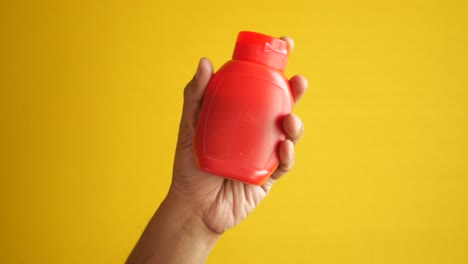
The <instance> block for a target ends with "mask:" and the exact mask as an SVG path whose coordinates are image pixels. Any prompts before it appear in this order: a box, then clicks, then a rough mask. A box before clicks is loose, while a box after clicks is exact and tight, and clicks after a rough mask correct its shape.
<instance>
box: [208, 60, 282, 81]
mask: <svg viewBox="0 0 468 264" xmlns="http://www.w3.org/2000/svg"><path fill="white" fill-rule="evenodd" d="M215 75H218V76H217V77H222V76H226V75H227V76H229V75H243V76H246V77H251V78H255V79H261V80H263V81H267V82H269V83H272V84H274V85H276V86H279V87H284V88H289V81H288V79H287V77H286V75H285V74H284V72H282V71H279V70H277V69H275V68H272V67H269V66H266V65H263V64H259V63H255V62H250V61H242V60H230V61H228V62H226V63H225V64H224V65H223V66H222V67H221V68H220V69H219V70H218V71H217V72H216V74H215Z"/></svg>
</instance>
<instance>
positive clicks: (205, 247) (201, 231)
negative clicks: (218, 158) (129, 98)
mask: <svg viewBox="0 0 468 264" xmlns="http://www.w3.org/2000/svg"><path fill="white" fill-rule="evenodd" d="M282 39H283V40H285V41H287V42H289V43H290V45H291V50H292V47H293V42H292V40H291V39H290V38H287V37H285V38H282ZM212 75H213V66H212V65H211V62H210V61H209V60H208V59H202V60H200V63H199V65H198V69H197V73H196V74H195V76H194V78H193V79H192V80H191V81H190V82H189V83H188V85H187V87H186V88H185V91H184V107H183V112H182V118H181V121H180V127H179V138H178V141H177V148H176V154H175V159H174V169H173V177H172V184H171V188H170V190H169V193H168V194H167V196H166V199H164V201H163V202H162V203H161V205H160V207H159V209H158V210H157V211H156V213H155V214H154V216H153V217H152V219H151V220H150V222H149V223H148V225H147V226H146V228H145V231H144V232H143V234H142V235H141V237H140V240H139V241H138V243H137V244H136V246H135V248H134V249H133V251H132V253H131V254H130V256H129V257H128V259H127V262H126V263H129V264H130V263H158V264H159V263H164V264H172V263H177V264H180V263H190V264H199V263H205V261H206V259H207V257H208V255H209V253H210V251H211V249H212V248H213V246H214V245H215V243H216V240H217V239H218V237H219V236H220V235H221V234H222V233H223V232H224V231H226V230H227V229H229V228H231V227H233V226H235V225H237V224H238V223H240V222H241V221H242V220H243V219H244V218H245V217H246V216H247V215H248V214H249V213H250V212H252V211H253V210H254V209H255V207H256V206H257V205H258V204H259V203H260V201H261V200H262V199H263V198H265V196H266V195H267V194H268V192H269V191H270V189H271V187H272V186H273V184H274V183H275V181H277V180H278V179H279V178H281V177H282V176H283V175H284V174H285V173H287V172H288V171H289V170H290V169H291V168H292V166H293V164H294V144H295V143H297V141H298V140H299V139H300V138H301V136H302V133H303V131H304V126H303V124H302V121H301V120H300V119H299V117H297V116H296V115H295V114H292V113H291V114H289V115H287V116H286V117H285V118H284V120H283V128H284V130H285V132H286V134H287V139H286V140H284V141H283V142H282V143H281V144H280V147H279V157H280V164H279V166H278V168H277V169H276V171H275V172H274V173H273V174H272V175H271V177H270V178H268V180H267V181H266V182H265V183H264V184H263V185H261V186H256V185H250V184H245V183H242V182H237V181H232V180H229V179H225V178H222V177H218V176H215V175H211V174H209V173H206V172H203V171H201V170H200V169H198V167H197V164H196V158H195V153H194V150H193V140H194V136H195V127H196V124H197V121H198V115H199V112H200V107H201V103H202V100H203V94H204V92H205V88H206V86H207V84H208V82H209V80H210V79H211V76H212ZM289 83H290V86H291V90H292V93H293V97H294V101H295V102H297V101H298V100H299V99H300V98H301V97H302V95H303V94H304V92H305V91H306V89H307V80H306V79H305V78H304V77H301V76H298V75H296V76H294V77H292V78H291V79H290V81H289Z"/></svg>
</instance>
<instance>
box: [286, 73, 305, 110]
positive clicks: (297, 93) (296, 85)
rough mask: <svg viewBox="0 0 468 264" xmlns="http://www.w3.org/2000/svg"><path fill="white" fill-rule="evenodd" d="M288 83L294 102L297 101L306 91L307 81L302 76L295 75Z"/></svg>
mask: <svg viewBox="0 0 468 264" xmlns="http://www.w3.org/2000/svg"><path fill="white" fill-rule="evenodd" d="M289 85H290V86H291V91H292V94H293V98H294V103H297V102H298V101H299V100H300V99H301V97H302V96H303V95H304V93H305V92H306V90H307V87H308V85H309V83H308V82H307V79H306V78H304V77H303V76H301V75H295V76H293V77H292V78H291V79H290V80H289Z"/></svg>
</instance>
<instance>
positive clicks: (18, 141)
mask: <svg viewBox="0 0 468 264" xmlns="http://www.w3.org/2000/svg"><path fill="white" fill-rule="evenodd" d="M10 2H15V4H6V3H2V4H0V7H1V8H0V10H1V11H0V13H2V14H1V16H0V22H1V23H0V29H1V36H2V41H1V44H0V45H1V51H0V52H1V58H2V59H1V63H2V66H1V73H0V74H1V78H0V122H1V132H0V135H1V137H0V138H1V139H0V157H1V161H0V162H1V163H0V165H1V166H0V175H1V181H2V183H1V184H0V191H1V194H0V200H1V210H2V212H1V214H0V234H1V236H0V237H1V239H0V262H1V263H122V262H123V261H124V260H125V258H126V256H127V255H128V254H129V252H130V250H131V248H132V247H133V245H134V243H135V242H136V240H137V239H138V237H139V235H140V234H141V232H142V231H143V228H144V226H145V225H146V222H147V221H148V220H149V218H150V216H151V215H152V214H153V212H154V211H155V210H156V208H157V207H158V205H159V203H160V202H161V201H162V199H163V198H164V196H165V193H166V190H167V189H168V186H169V183H170V177H171V169H172V157H173V154H174V146H175V140H176V133H177V128H178V121H179V116H180V113H181V106H182V90H183V88H184V86H185V84H186V82H187V81H188V80H189V79H190V78H191V77H192V76H193V74H194V71H195V67H196V64H197V62H198V59H199V58H200V57H201V56H206V57H209V58H210V59H211V60H212V61H213V63H214V65H215V68H218V67H220V66H221V65H222V64H223V63H224V62H225V61H226V60H228V59H230V56H231V52H232V50H233V47H234V42H235V38H236V35H237V32H238V31H241V30H254V31H259V32H263V33H267V34H271V35H275V36H280V35H290V36H292V37H293V38H294V40H295V41H296V49H295V51H294V53H293V55H292V56H291V58H290V61H289V65H288V69H287V73H288V75H289V76H292V75H293V74H296V73H300V74H302V75H305V76H306V77H308V78H309V83H310V89H309V92H308V94H306V96H305V98H303V100H302V101H301V102H300V104H299V105H298V106H297V107H296V109H295V112H296V113H297V114H299V115H300V116H301V117H302V119H303V120H304V122H305V126H306V134H305V136H304V138H303V140H302V142H301V143H300V144H299V145H298V147H297V161H296V166H295V168H294V170H293V171H292V172H291V173H290V174H289V175H288V176H286V177H285V178H284V179H282V180H281V181H280V182H278V183H277V184H276V185H275V187H274V189H273V192H272V193H271V195H270V196H269V197H268V198H267V199H266V200H265V201H264V202H263V203H262V204H261V206H260V207H259V208H258V210H257V211H255V212H254V213H253V214H252V215H251V216H250V217H249V218H248V219H247V220H246V221H245V222H243V223H242V224H241V225H240V226H238V227H237V228H235V229H233V230H231V231H229V232H228V233H226V234H225V236H224V237H223V238H222V239H221V240H220V242H219V243H218V245H217V246H216V247H215V249H214V251H213V253H212V255H211V256H210V258H209V261H208V263H226V264H229V263H321V264H325V263H360V264H364V263H392V264H393V263H425V264H428V263H444V264H445V263H452V264H455V263H468V251H467V245H468V192H467V191H468V190H467V187H468V186H467V184H468V179H467V177H468V162H467V161H468V140H467V138H468V137H467V135H468V77H467V73H468V49H467V47H468V37H467V36H468V34H467V32H468V16H467V15H466V14H467V11H468V6H467V4H466V2H465V1H454V0H445V1H385V3H384V2H382V1H362V0H358V1H306V0H302V1H295V0H292V1H276V0H271V1H246V0H239V1H158V0H156V1H128V2H126V3H125V2H116V1H106V2H98V1H86V2H85V1H10Z"/></svg>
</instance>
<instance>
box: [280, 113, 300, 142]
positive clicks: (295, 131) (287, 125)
mask: <svg viewBox="0 0 468 264" xmlns="http://www.w3.org/2000/svg"><path fill="white" fill-rule="evenodd" d="M283 129H284V131H285V132H286V135H287V136H288V139H289V140H291V141H292V142H293V143H294V144H296V143H297V142H298V141H299V140H300V139H301V137H302V134H303V133H304V123H302V120H301V119H300V118H299V117H298V116H297V115H295V114H293V113H291V114H288V115H287V116H286V117H285V118H284V120H283Z"/></svg>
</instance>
